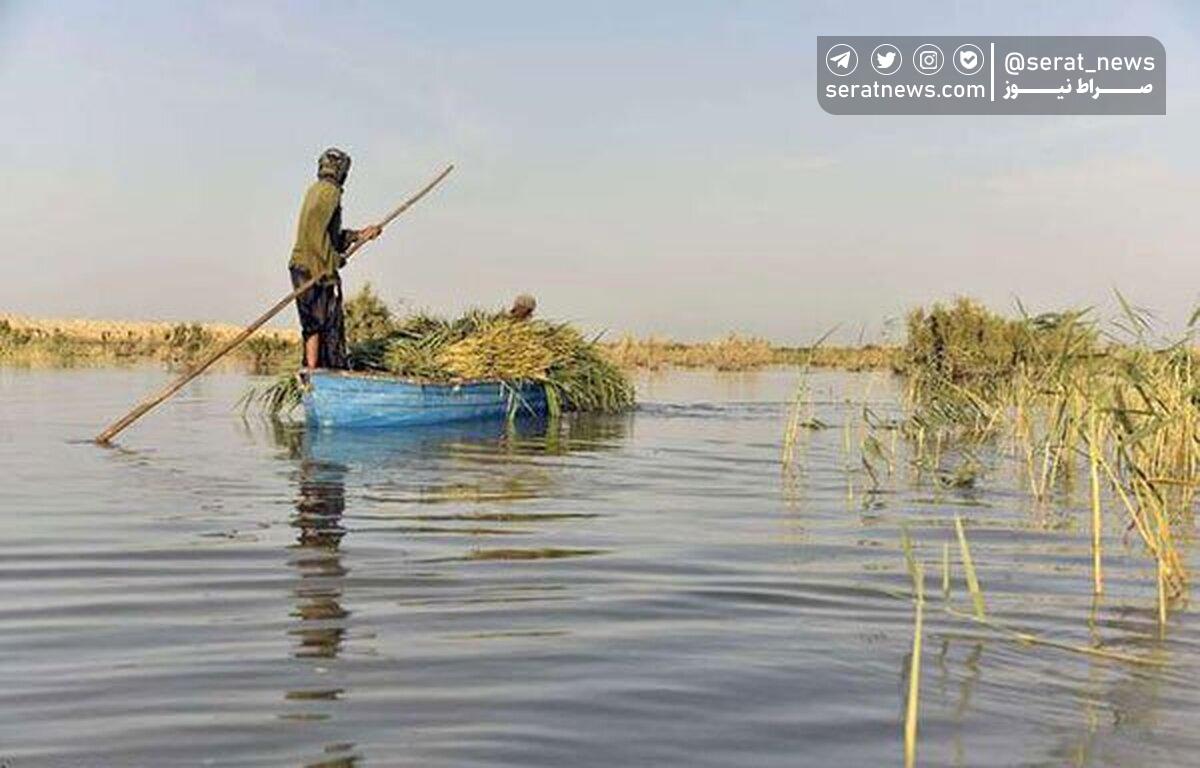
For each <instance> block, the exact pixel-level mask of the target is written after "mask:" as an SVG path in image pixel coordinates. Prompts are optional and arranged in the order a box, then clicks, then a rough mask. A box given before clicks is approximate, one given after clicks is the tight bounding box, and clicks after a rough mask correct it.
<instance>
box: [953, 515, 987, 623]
mask: <svg viewBox="0 0 1200 768" xmlns="http://www.w3.org/2000/svg"><path fill="white" fill-rule="evenodd" d="M954 531H955V533H956V534H957V535H958V547H959V550H960V552H961V553H962V564H963V571H964V572H965V573H966V576H967V590H968V591H970V593H971V602H972V603H974V605H975V617H976V618H978V619H983V618H984V617H985V611H984V605H983V591H982V590H981V589H980V588H979V578H978V577H977V576H976V574H975V562H974V561H973V560H972V559H971V547H970V546H969V545H968V544H967V534H966V532H965V531H964V530H963V522H962V518H961V517H960V516H958V515H955V516H954Z"/></svg>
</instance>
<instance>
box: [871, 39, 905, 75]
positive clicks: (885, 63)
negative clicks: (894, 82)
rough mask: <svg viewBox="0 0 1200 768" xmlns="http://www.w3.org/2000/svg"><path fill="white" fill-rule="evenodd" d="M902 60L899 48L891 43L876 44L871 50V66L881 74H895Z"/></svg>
mask: <svg viewBox="0 0 1200 768" xmlns="http://www.w3.org/2000/svg"><path fill="white" fill-rule="evenodd" d="M903 60H904V57H903V56H902V55H901V53H900V49H899V48H897V47H896V46H894V45H892V44H891V43H884V44H883V45H879V46H876V48H875V50H874V51H872V52H871V66H872V67H873V68H874V69H875V71H876V72H878V73H879V74H881V75H894V74H896V72H897V71H898V70H899V69H900V64H901V63H902V62H903Z"/></svg>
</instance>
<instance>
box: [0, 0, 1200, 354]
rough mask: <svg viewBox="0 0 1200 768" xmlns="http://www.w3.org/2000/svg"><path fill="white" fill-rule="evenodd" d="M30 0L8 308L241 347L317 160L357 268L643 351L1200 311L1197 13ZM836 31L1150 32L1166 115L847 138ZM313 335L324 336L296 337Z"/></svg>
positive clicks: (442, 299)
mask: <svg viewBox="0 0 1200 768" xmlns="http://www.w3.org/2000/svg"><path fill="white" fill-rule="evenodd" d="M913 5H914V4H912V3H903V4H901V3H891V2H878V3H849V2H831V3H798V2H796V3H782V2H780V3H770V2H649V3H648V2H606V3H590V4H583V3H562V2H518V1H516V0H514V1H511V2H504V3H494V2H474V3H468V2H449V1H447V2H438V3H427V2H425V3H407V2H380V3H368V2H354V3H333V2H328V3H286V4H285V3H278V4H276V3H249V2H237V3H234V2H229V3H219V2H197V3H184V2H170V3H160V2H145V3H132V2H118V3H112V2H105V3H100V2H95V3H92V2H69V1H67V2H60V3H55V4H43V3H23V2H13V1H12V0H0V112H2V113H3V114H4V116H5V118H4V120H3V121H0V168H3V176H2V178H3V179H4V185H3V190H2V191H0V197H2V200H3V204H2V205H0V228H3V230H4V231H6V232H8V233H9V247H8V251H9V253H8V257H7V259H6V264H7V269H6V272H7V275H6V277H7V279H5V280H4V281H3V282H2V283H0V311H12V312H21V313H31V314H59V315H86V316H108V317H128V318H165V319H206V320H224V321H230V322H240V321H243V320H247V319H249V318H251V317H253V316H254V315H256V314H257V313H258V312H259V311H260V310H261V309H262V308H263V307H264V306H265V305H267V304H269V303H270V302H271V301H273V300H274V299H275V298H277V297H278V295H280V294H281V293H282V292H283V291H285V290H286V289H287V282H286V275H285V272H284V265H285V262H286V260H287V255H288V251H289V249H290V247H291V238H292V235H293V229H294V225H295V213H296V208H297V206H298V204H299V201H300V197H301V195H302V193H303V190H304V187H305V186H306V184H307V183H308V182H309V180H310V179H311V177H312V175H313V167H314V161H315V157H316V155H317V153H318V152H319V151H320V150H321V149H323V148H324V147H325V146H328V145H331V144H336V145H339V146H342V147H343V148H345V149H347V150H348V151H349V152H350V153H351V154H352V155H353V157H354V169H353V171H352V173H351V178H350V182H349V185H348V188H347V192H346V216H347V219H348V221H349V223H350V224H351V225H356V224H361V223H365V222H366V220H367V219H368V218H370V217H374V216H377V215H379V214H381V213H383V212H385V211H386V210H387V209H388V208H389V207H391V206H392V205H394V204H395V203H396V202H398V201H399V200H400V199H402V198H403V197H404V196H405V195H406V194H407V193H408V192H410V191H411V190H413V189H414V188H416V187H418V186H420V185H421V184H422V183H423V182H424V181H425V179H426V178H427V177H428V176H430V175H432V174H433V173H434V172H436V170H437V169H438V168H439V166H440V165H441V164H443V163H445V162H447V161H453V162H455V163H456V164H457V165H458V170H457V171H456V173H455V174H454V175H453V176H452V177H451V178H450V180H449V183H448V185H447V186H446V187H445V188H444V189H443V190H441V191H439V192H438V193H436V194H435V196H434V197H432V198H430V199H429V200H428V201H426V202H423V203H422V204H421V205H420V207H419V208H415V209H413V210H412V211H411V212H410V213H409V214H408V215H407V216H406V218H405V219H402V220H401V222H400V223H399V225H398V226H397V227H395V228H394V229H393V230H390V231H389V232H388V233H387V234H386V235H385V236H384V238H383V239H382V240H380V241H379V242H378V243H377V244H373V245H372V246H371V248H370V250H369V251H364V252H363V259H362V261H361V262H360V263H358V264H357V265H355V266H353V267H351V268H350V269H349V270H347V273H346V275H345V277H346V282H347V284H348V287H349V288H351V289H353V288H354V287H356V286H357V285H359V284H361V283H362V282H363V281H365V280H370V281H372V282H373V283H374V284H375V285H376V286H377V287H378V288H379V289H380V291H381V292H382V293H383V294H384V295H385V296H387V297H389V298H391V299H401V298H403V299H405V300H407V301H409V302H411V303H412V304H413V305H416V306H421V307H428V308H432V309H435V310H443V311H453V310H457V309H459V308H461V307H463V306H465V305H470V304H479V303H483V304H501V303H504V302H506V301H507V300H508V299H509V297H511V295H513V294H515V293H517V292H519V291H530V292H533V293H535V294H536V295H537V296H538V297H539V300H540V301H541V304H542V307H543V309H544V311H545V313H547V314H550V315H553V316H556V317H562V318H569V319H574V320H578V321H580V322H583V323H585V324H587V325H588V326H590V327H594V328H608V329H610V330H611V331H613V332H621V331H633V332H638V333H659V334H666V335H671V336H677V337H683V338H698V337H707V336H712V335H716V334H718V333H721V332H724V331H726V330H738V331H742V332H748V333H756V334H762V335H767V336H770V337H771V338H774V339H777V340H779V341H793V342H799V341H803V340H805V339H808V338H811V336H812V335H813V334H815V333H818V332H819V331H820V330H821V329H823V328H825V327H828V326H829V325H832V324H834V323H841V324H842V325H843V327H844V328H845V329H846V331H845V332H844V334H843V336H844V337H845V336H853V335H856V334H857V333H858V331H859V329H860V328H864V327H865V329H866V333H867V335H868V336H871V337H877V336H878V335H879V334H880V333H881V332H882V331H881V325H882V321H883V320H884V319H885V318H887V317H895V316H898V315H899V314H900V313H902V312H903V310H904V309H905V308H907V307H909V306H911V305H913V304H915V303H918V302H924V301H929V300H932V299H936V298H945V297H950V296H953V295H954V294H956V293H964V294H970V295H975V296H978V297H980V298H983V299H984V300H986V301H988V302H990V303H993V304H995V305H997V306H1009V305H1011V302H1012V299H1013V297H1017V296H1019V297H1020V298H1021V299H1022V300H1024V301H1025V302H1026V303H1027V304H1030V305H1032V306H1034V307H1039V308H1040V307H1049V306H1056V305H1061V304H1092V303H1103V302H1105V301H1106V299H1107V297H1108V295H1109V291H1110V289H1111V287H1112V286H1114V285H1117V286H1120V287H1121V288H1122V290H1124V291H1125V292H1126V293H1128V294H1129V295H1131V296H1132V297H1134V298H1135V299H1136V300H1137V301H1139V302H1140V303H1142V304H1145V305H1148V306H1151V307H1155V308H1157V309H1158V310H1160V311H1161V313H1162V315H1163V317H1164V318H1166V319H1167V320H1168V321H1174V322H1178V321H1180V320H1181V319H1182V318H1185V317H1186V315H1187V314H1188V312H1189V310H1190V308H1191V307H1192V305H1193V304H1194V303H1195V302H1196V301H1197V299H1200V269H1197V266H1196V264H1197V257H1196V253H1195V250H1196V243H1197V237H1198V235H1200V216H1197V215H1196V213H1195V212H1194V211H1195V208H1196V203H1197V192H1198V191H1200V184H1198V183H1197V175H1196V174H1197V165H1198V162H1197V161H1198V159H1200V154H1198V152H1197V150H1196V126H1197V124H1198V123H1197V117H1198V110H1197V94H1198V90H1197V86H1196V84H1195V83H1194V82H1190V81H1189V76H1190V73H1193V72H1196V71H1197V69H1198V67H1197V52H1198V50H1197V41H1196V33H1197V29H1198V22H1200V12H1198V11H1197V10H1196V9H1195V6H1190V7H1189V5H1188V4H1186V3H1179V4H1165V3H1162V4H1160V3H1147V4H1138V3H1128V2H1111V3H1093V2H1075V3H1071V2H1062V3H1042V2H1037V3H1033V2H1029V3H1019V2H1005V3H994V4H991V5H986V6H985V5H983V4H981V3H975V2H960V3H927V4H924V5H923V8H922V9H921V10H916V11H914V10H913V8H912V6H913ZM819 34H828V35H836V34H896V35H907V34H929V35H937V34H1149V35H1154V36H1156V37H1158V38H1159V39H1160V40H1161V41H1162V42H1163V44H1164V46H1165V47H1166V51H1167V59H1168V93H1167V104H1168V106H1167V111H1168V114H1167V116H1166V117H1056V116H1032V117H1006V118H996V117H961V116H960V117H911V116H910V117H850V116H840V117H835V116H831V115H827V114H825V113H824V112H823V111H822V110H821V109H820V108H819V107H818V106H817V102H816V97H815V85H814V78H815V72H814V66H815V58H816V57H815V44H816V41H815V38H816V36H817V35H819ZM284 318H285V322H289V323H290V322H293V321H294V320H293V318H292V316H291V313H290V312H289V313H287V314H286V315H285V316H284Z"/></svg>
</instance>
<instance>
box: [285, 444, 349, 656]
mask: <svg viewBox="0 0 1200 768" xmlns="http://www.w3.org/2000/svg"><path fill="white" fill-rule="evenodd" d="M345 476H346V468H345V467H343V466H341V465H340V464H332V463H326V462H319V461H313V460H311V459H304V460H302V461H301V462H300V495H299V496H298V497H297V499H296V515H295V517H293V518H292V521H291V524H292V527H294V528H297V529H299V535H298V536H297V538H296V544H295V545H293V550H294V551H295V557H294V558H293V559H292V561H291V564H292V565H293V566H295V567H296V570H297V571H299V573H300V583H299V584H298V585H297V587H296V590H295V594H296V598H297V600H296V607H295V610H293V611H292V615H293V616H295V617H297V618H299V619H300V621H299V622H298V626H296V627H295V628H293V629H292V630H291V634H293V635H296V636H297V637H299V638H300V646H299V647H298V648H297V649H296V650H295V652H294V653H295V655H296V656H299V657H319V658H333V657H335V656H337V655H338V652H339V651H340V650H341V645H342V638H343V636H344V635H345V634H346V624H345V619H346V617H347V616H349V615H350V614H349V612H348V611H346V610H345V609H343V608H342V605H341V602H340V601H341V597H342V582H343V579H344V578H345V576H346V569H345V568H343V567H342V563H341V553H340V552H339V550H338V547H339V545H340V544H341V541H342V536H344V535H345V534H346V531H345V529H344V528H342V512H343V511H344V510H345V509H346V483H345Z"/></svg>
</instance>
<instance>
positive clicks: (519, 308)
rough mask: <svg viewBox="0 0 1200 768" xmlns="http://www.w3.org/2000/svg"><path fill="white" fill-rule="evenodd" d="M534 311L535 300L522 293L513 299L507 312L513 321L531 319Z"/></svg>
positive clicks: (535, 306)
mask: <svg viewBox="0 0 1200 768" xmlns="http://www.w3.org/2000/svg"><path fill="white" fill-rule="evenodd" d="M535 309H537V299H535V298H533V297H532V296H530V295H529V294H528V293H522V294H521V295H520V296H518V297H517V298H515V299H513V305H512V309H510V310H508V316H509V317H511V318H512V319H513V320H528V319H529V318H531V317H533V311H534V310H535Z"/></svg>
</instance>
